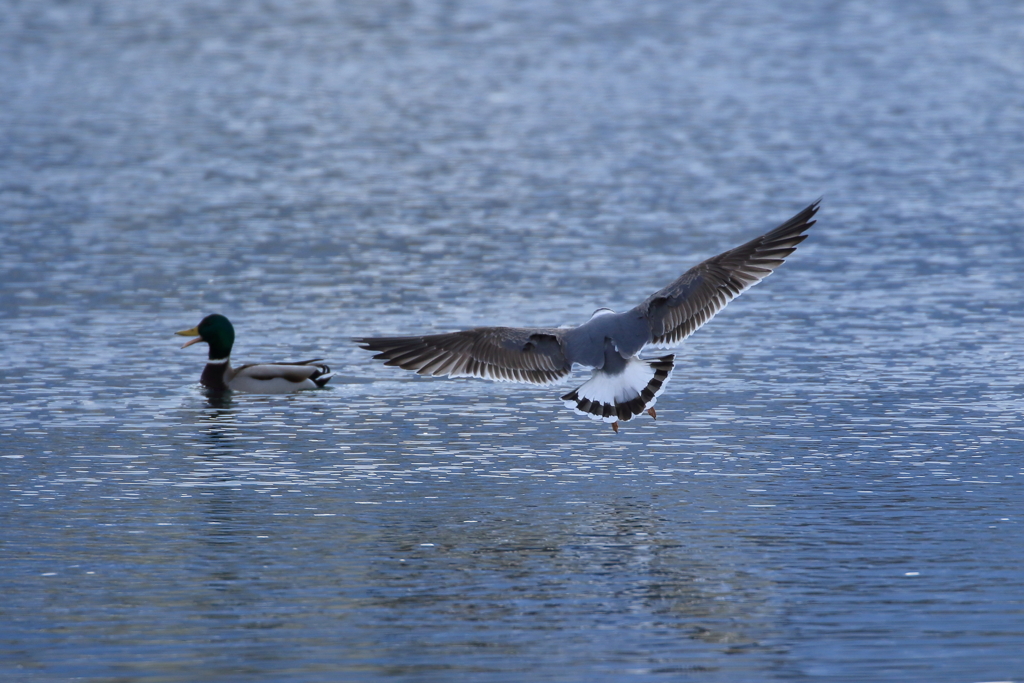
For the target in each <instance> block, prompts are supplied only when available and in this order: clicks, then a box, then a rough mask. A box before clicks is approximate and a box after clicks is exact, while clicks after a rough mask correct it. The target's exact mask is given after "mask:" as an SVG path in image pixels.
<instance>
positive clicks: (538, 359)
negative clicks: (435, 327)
mask: <svg viewBox="0 0 1024 683" xmlns="http://www.w3.org/2000/svg"><path fill="white" fill-rule="evenodd" d="M356 343H358V344H359V345H360V346H362V347H363V348H364V349H366V350H368V351H375V352H376V353H377V355H375V356H374V358H376V359H379V360H383V361H385V362H384V364H385V365H393V366H398V367H400V368H404V369H405V370H412V371H414V372H416V373H419V374H421V375H431V376H434V377H437V376H442V375H447V376H448V377H481V378H484V379H493V380H498V381H508V382H530V383H533V384H549V383H551V382H555V381H557V380H559V379H562V378H563V377H565V376H567V375H568V374H569V371H570V369H571V363H569V362H568V361H567V360H566V358H565V354H564V352H563V351H562V343H561V331H560V330H557V329H544V328H534V329H528V328H514V327H478V328H476V329H472V330H464V331H462V332H450V333H447V334H432V335H426V336H422V337H369V338H364V339H357V340H356Z"/></svg>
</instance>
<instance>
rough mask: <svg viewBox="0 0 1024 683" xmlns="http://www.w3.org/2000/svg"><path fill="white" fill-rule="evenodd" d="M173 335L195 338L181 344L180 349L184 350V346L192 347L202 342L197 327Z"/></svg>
mask: <svg viewBox="0 0 1024 683" xmlns="http://www.w3.org/2000/svg"><path fill="white" fill-rule="evenodd" d="M174 334H178V335H181V336H182V337H195V339H190V340H188V341H187V342H185V343H184V344H182V345H181V348H185V347H186V346H192V345H193V344H197V343H199V342H201V341H203V338H202V337H200V336H199V326H198V325H197V326H196V327H193V328H192V329H190V330H182V331H181V332H175V333H174Z"/></svg>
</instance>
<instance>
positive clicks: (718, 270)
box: [634, 199, 821, 348]
mask: <svg viewBox="0 0 1024 683" xmlns="http://www.w3.org/2000/svg"><path fill="white" fill-rule="evenodd" d="M820 202H821V200H820V199H819V200H818V201H816V202H814V203H813V204H811V205H810V206H808V207H807V208H806V209H804V210H803V211H801V212H800V213H798V214H797V215H795V216H793V217H792V218H790V219H789V220H788V221H786V222H785V223H783V224H782V225H780V226H779V227H777V228H775V229H774V230H772V231H771V232H769V233H767V234H764V235H762V236H760V237H758V238H756V239H753V240H751V241H749V242H747V243H746V244H744V245H741V246H739V247H736V248H735V249H730V250H729V251H727V252H725V253H723V254H719V255H718V256H714V257H712V258H709V259H708V260H707V261H704V262H703V263H701V264H699V265H696V266H694V267H693V268H691V269H690V270H688V271H686V272H685V273H683V274H682V275H681V276H680V277H679V278H678V279H677V280H676V281H675V282H673V283H672V284H670V285H669V286H668V287H665V288H664V289H661V290H659V291H657V292H655V293H654V294H652V295H651V296H649V297H647V300H646V301H644V302H643V303H642V304H640V305H639V306H637V307H636V309H634V310H635V311H637V312H638V313H639V314H640V316H641V317H643V318H645V319H646V320H647V322H648V324H649V325H650V328H651V341H650V342H649V344H648V345H649V346H654V347H658V348H671V347H673V346H676V345H677V344H679V343H680V342H682V341H683V340H684V339H686V338H687V337H689V336H690V335H691V334H693V333H694V332H696V331H697V330H698V329H700V327H701V326H702V325H703V324H704V323H706V322H707V321H709V320H711V318H713V317H714V316H715V314H716V313H718V312H719V311H720V310H722V309H723V308H725V305H726V304H728V303H729V302H730V301H732V300H733V299H735V298H736V297H737V296H739V295H740V294H742V293H743V292H745V291H746V290H747V289H749V288H750V287H752V286H753V285H756V284H757V283H758V282H760V281H761V280H763V279H764V278H766V277H768V276H769V275H771V274H772V272H773V271H774V270H775V269H776V268H778V267H779V266H781V265H782V263H783V261H784V260H785V258H786V257H787V256H789V255H790V254H792V253H793V252H794V251H795V250H796V247H797V245H798V244H800V243H801V242H803V241H804V239H806V237H807V235H805V234H803V233H804V232H805V231H806V230H807V229H808V228H810V227H811V226H812V225H814V221H813V220H812V218H813V217H814V214H815V213H817V211H818V204H819V203H820Z"/></svg>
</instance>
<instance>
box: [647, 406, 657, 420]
mask: <svg viewBox="0 0 1024 683" xmlns="http://www.w3.org/2000/svg"><path fill="white" fill-rule="evenodd" d="M647 414H648V415H650V416H651V417H653V418H654V419H655V420H657V419H658V414H657V413H656V412H654V408H648V409H647Z"/></svg>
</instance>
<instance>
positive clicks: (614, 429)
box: [612, 422, 619, 434]
mask: <svg viewBox="0 0 1024 683" xmlns="http://www.w3.org/2000/svg"><path fill="white" fill-rule="evenodd" d="M612 431H614V432H615V433H616V434H618V433H619V423H618V422H612Z"/></svg>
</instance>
